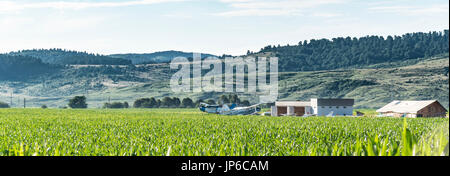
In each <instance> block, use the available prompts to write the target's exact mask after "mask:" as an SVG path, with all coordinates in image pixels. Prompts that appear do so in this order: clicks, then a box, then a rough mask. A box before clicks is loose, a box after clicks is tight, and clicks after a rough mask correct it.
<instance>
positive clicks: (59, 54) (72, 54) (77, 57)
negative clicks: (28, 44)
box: [9, 49, 132, 65]
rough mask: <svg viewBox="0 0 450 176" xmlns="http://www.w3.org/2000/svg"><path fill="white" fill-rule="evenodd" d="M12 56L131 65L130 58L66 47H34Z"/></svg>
mask: <svg viewBox="0 0 450 176" xmlns="http://www.w3.org/2000/svg"><path fill="white" fill-rule="evenodd" d="M9 55H12V56H32V57H36V58H39V59H41V60H42V62H44V63H49V64H56V65H130V64H132V63H131V61H130V60H127V59H122V58H117V57H109V56H105V55H100V54H90V53H87V52H78V51H70V50H64V49H33V50H22V51H18V52H11V53H9Z"/></svg>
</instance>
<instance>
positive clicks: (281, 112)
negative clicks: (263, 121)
mask: <svg viewBox="0 0 450 176" xmlns="http://www.w3.org/2000/svg"><path fill="white" fill-rule="evenodd" d="M277 114H278V116H282V115H286V114H287V107H285V106H278V107H277Z"/></svg>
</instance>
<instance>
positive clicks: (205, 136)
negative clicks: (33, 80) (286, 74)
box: [0, 109, 449, 156]
mask: <svg viewBox="0 0 450 176" xmlns="http://www.w3.org/2000/svg"><path fill="white" fill-rule="evenodd" d="M448 135H449V119H442V118H432V119H406V120H404V119H394V118H367V117H361V118H351V117H336V118H326V117H312V118H301V117H261V116H220V115H212V114H204V113H200V112H198V111H197V110H194V109H190V110H186V109H179V110H178V109H152V110H140V109H129V110H70V109H68V110H59V109H0V156H1V155H13V156H17V155H25V156H60V155H69V156H92V155H93V156H104V155H106V156H136V155H137V156H167V155H170V156H217V155H219V156H315V155H320V156H330V155H331V156H349V155H351V156H361V155H363V156H373V155H382V156H384V155H448V141H449V138H448ZM446 147H447V148H446Z"/></svg>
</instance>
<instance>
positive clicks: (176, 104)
mask: <svg viewBox="0 0 450 176" xmlns="http://www.w3.org/2000/svg"><path fill="white" fill-rule="evenodd" d="M180 105H181V101H180V99H179V98H177V97H173V98H172V106H171V107H173V108H179V107H180Z"/></svg>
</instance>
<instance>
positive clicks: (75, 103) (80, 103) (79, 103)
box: [68, 96, 88, 109]
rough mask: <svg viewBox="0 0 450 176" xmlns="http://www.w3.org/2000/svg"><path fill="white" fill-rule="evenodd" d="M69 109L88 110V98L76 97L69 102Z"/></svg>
mask: <svg viewBox="0 0 450 176" xmlns="http://www.w3.org/2000/svg"><path fill="white" fill-rule="evenodd" d="M68 105H69V107H70V108H72V109H85V108H87V107H88V106H87V104H86V97H85V96H76V97H74V98H72V99H70V100H69V104H68Z"/></svg>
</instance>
